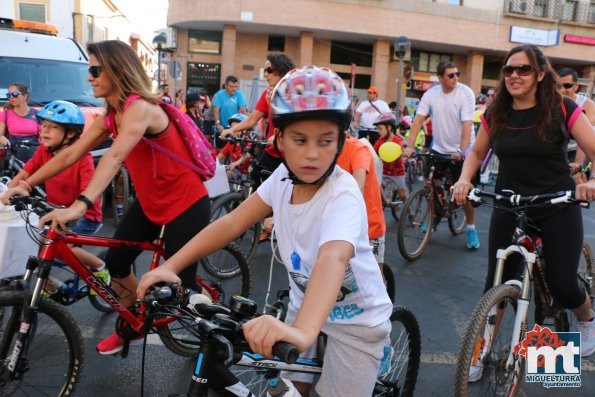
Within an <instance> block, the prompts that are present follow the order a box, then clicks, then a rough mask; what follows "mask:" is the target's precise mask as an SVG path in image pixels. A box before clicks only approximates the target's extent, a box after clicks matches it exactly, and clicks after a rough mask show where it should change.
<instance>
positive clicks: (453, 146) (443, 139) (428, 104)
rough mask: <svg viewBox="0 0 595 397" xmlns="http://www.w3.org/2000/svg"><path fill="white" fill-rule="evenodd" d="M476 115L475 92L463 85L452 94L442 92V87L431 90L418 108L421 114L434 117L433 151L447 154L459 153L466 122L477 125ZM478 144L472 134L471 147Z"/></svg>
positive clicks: (459, 85)
mask: <svg viewBox="0 0 595 397" xmlns="http://www.w3.org/2000/svg"><path fill="white" fill-rule="evenodd" d="M474 112H475V96H474V95H473V91H472V90H471V88H469V87H467V86H466V85H465V84H461V83H457V86H456V87H455V89H454V90H452V91H451V92H449V93H448V94H445V93H444V92H443V91H442V86H441V85H436V86H434V87H432V88H430V89H429V90H428V91H426V93H425V94H424V95H423V96H422V97H421V101H420V102H419V106H418V107H417V114H421V115H423V116H427V115H430V116H432V136H433V137H434V138H433V141H432V150H435V151H437V152H438V153H443V154H450V153H455V152H456V151H457V149H459V147H460V144H461V133H462V129H463V121H473V118H474ZM474 141H475V134H474V133H473V131H471V140H470V141H469V146H471V145H472V144H473V142H474ZM463 149H466V148H463Z"/></svg>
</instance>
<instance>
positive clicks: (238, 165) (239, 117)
mask: <svg viewBox="0 0 595 397" xmlns="http://www.w3.org/2000/svg"><path fill="white" fill-rule="evenodd" d="M247 118H248V116H246V115H245V114H242V113H236V114H234V115H233V116H231V117H230V118H229V120H228V121H229V126H230V128H231V127H234V126H236V125H238V124H239V123H241V122H242V121H244V120H246V119H247ZM243 132H244V131H236V132H234V135H235V136H240V135H242V133H243ZM228 158H229V159H231V161H230V163H229V164H228V165H227V166H226V168H227V179H229V182H230V183H234V184H243V183H244V182H246V180H247V179H248V173H249V168H250V161H251V159H252V155H251V154H250V153H248V152H247V151H245V150H244V149H243V148H242V146H241V145H238V144H237V143H234V142H227V143H226V144H225V146H224V147H223V149H221V151H220V152H219V154H218V155H217V159H219V161H220V162H222V163H225V162H226V161H227V160H228Z"/></svg>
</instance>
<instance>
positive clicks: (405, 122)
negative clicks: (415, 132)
mask: <svg viewBox="0 0 595 397" xmlns="http://www.w3.org/2000/svg"><path fill="white" fill-rule="evenodd" d="M412 124H413V118H412V117H411V116H409V115H406V116H403V117H401V125H403V126H406V127H407V129H409V128H411V125H412Z"/></svg>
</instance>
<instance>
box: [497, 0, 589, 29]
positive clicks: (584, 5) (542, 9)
mask: <svg viewBox="0 0 595 397" xmlns="http://www.w3.org/2000/svg"><path fill="white" fill-rule="evenodd" d="M504 12H505V13H509V14H518V15H519V16H521V15H524V16H528V17H534V18H545V19H551V20H561V21H568V22H575V23H580V24H595V4H594V2H592V1H590V0H504Z"/></svg>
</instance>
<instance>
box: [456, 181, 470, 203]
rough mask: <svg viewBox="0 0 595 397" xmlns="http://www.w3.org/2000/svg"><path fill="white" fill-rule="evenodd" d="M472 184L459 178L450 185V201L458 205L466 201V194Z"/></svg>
mask: <svg viewBox="0 0 595 397" xmlns="http://www.w3.org/2000/svg"><path fill="white" fill-rule="evenodd" d="M473 188H474V186H473V184H472V183H471V182H469V181H464V180H461V179H459V180H458V181H457V183H455V184H454V186H453V187H452V201H454V202H455V203H457V204H458V205H463V204H465V203H466V202H467V195H468V194H469V191H470V190H471V189H473Z"/></svg>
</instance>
